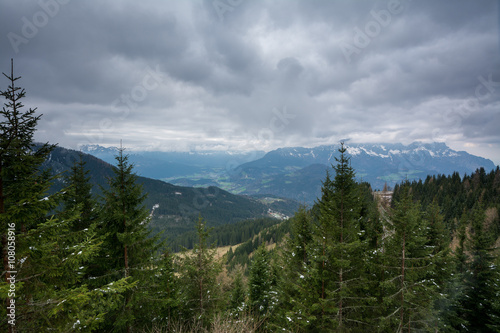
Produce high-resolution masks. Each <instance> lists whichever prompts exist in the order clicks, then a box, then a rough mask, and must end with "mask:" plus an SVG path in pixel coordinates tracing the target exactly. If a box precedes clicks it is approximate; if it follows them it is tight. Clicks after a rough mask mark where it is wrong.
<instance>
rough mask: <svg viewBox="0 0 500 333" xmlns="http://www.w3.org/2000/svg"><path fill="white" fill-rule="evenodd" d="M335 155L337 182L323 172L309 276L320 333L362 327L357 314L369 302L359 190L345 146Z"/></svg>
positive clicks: (342, 145) (313, 306)
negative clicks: (315, 288)
mask: <svg viewBox="0 0 500 333" xmlns="http://www.w3.org/2000/svg"><path fill="white" fill-rule="evenodd" d="M339 152H340V157H339V158H336V161H337V165H336V166H333V169H334V171H335V177H334V179H333V180H331V179H330V176H329V174H328V173H327V177H326V180H325V181H324V182H323V188H322V197H321V200H320V201H319V202H318V203H317V206H318V216H317V219H318V224H317V228H315V230H314V239H315V243H316V245H315V249H314V250H313V252H312V254H311V257H313V258H315V262H316V263H315V268H314V271H312V272H316V273H314V274H315V275H316V276H317V278H315V280H316V281H317V282H316V283H318V287H319V288H320V289H319V290H318V291H319V293H318V294H319V296H320V297H319V299H318V302H316V303H315V304H313V305H312V306H311V309H312V310H313V311H316V314H315V317H317V318H318V319H319V321H318V323H319V325H320V326H318V327H317V328H318V329H324V330H326V329H332V328H334V329H335V330H337V331H340V332H341V331H344V330H352V329H358V326H360V325H361V326H360V327H363V325H364V324H363V319H362V318H360V317H359V314H360V313H361V312H360V311H359V310H360V308H362V307H364V306H365V305H366V302H367V301H368V299H367V297H366V293H365V292H364V291H363V285H364V284H365V282H364V279H365V267H364V265H365V263H364V262H365V258H364V256H365V252H366V251H365V250H366V241H362V239H361V237H362V235H363V231H362V230H361V228H360V221H361V218H362V216H361V198H360V194H361V193H360V187H359V185H358V184H357V183H356V181H355V173H354V169H353V168H352V167H351V166H350V158H349V157H348V156H347V154H346V152H347V148H346V147H345V146H344V144H343V143H341V146H340V148H339ZM311 282H312V281H311ZM311 284H312V285H315V283H314V282H312V283H311Z"/></svg>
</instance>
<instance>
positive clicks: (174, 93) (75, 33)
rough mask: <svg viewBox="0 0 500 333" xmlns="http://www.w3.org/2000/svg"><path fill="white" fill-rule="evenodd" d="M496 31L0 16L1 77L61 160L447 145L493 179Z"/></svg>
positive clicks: (289, 11) (39, 6)
mask: <svg viewBox="0 0 500 333" xmlns="http://www.w3.org/2000/svg"><path fill="white" fill-rule="evenodd" d="M499 17H500V9H499V1H498V0H490V1H487V0H484V1H483V0H481V1H456V0H453V1H451V0H449V1H436V0H429V1H422V0H418V1H416V0H413V1H409V0H400V1H397V0H383V1H327V0H315V1H306V0H303V1H291V0H283V1H270V0H269V1H255V0H220V1H219V0H216V1H213V0H207V1H201V0H198V1H195V0H193V1H188V0H182V1H181V0H176V1H174V0H171V1H166V0H155V1H153V0H151V1H137V0H135V1H125V0H116V1H97V0H91V1H89V0H87V1H77V0H73V1H68V0H40V1H21V0H0V32H1V41H0V71H2V72H6V73H8V72H9V71H10V58H14V65H15V74H17V75H21V76H22V80H21V81H19V83H20V85H21V86H23V87H25V88H26V91H27V96H28V98H26V100H25V105H26V106H28V107H38V110H39V111H40V113H43V117H42V119H41V121H40V123H39V126H38V132H37V134H36V138H37V140H41V141H49V142H51V143H59V145H61V146H63V147H69V148H78V147H79V146H81V145H83V144H100V145H104V146H109V145H114V146H117V145H119V143H120V139H123V145H124V146H126V147H130V148H140V149H154V150H184V151H185V150H195V149H229V150H271V149H274V148H278V147H285V146H306V147H312V146H317V145H321V144H331V143H337V142H338V141H339V140H341V139H350V140H351V142H401V143H405V144H407V143H410V142H412V141H428V142H430V141H441V142H445V143H446V144H448V145H449V146H450V147H452V148H453V149H456V150H466V151H468V152H470V153H472V154H475V155H480V156H484V157H487V158H490V159H492V160H493V161H494V162H495V164H500V130H499V129H500V45H499V43H500V28H499ZM1 82H3V83H1ZM496 82H498V83H496ZM0 83H1V85H0V87H1V89H2V90H3V89H5V88H6V86H7V81H6V80H3V81H0Z"/></svg>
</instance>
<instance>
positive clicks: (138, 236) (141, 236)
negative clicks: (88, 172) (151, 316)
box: [98, 148, 160, 331]
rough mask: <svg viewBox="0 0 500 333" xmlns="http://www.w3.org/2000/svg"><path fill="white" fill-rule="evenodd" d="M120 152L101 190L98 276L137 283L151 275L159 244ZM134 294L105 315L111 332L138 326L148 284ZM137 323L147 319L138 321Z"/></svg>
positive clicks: (128, 165)
mask: <svg viewBox="0 0 500 333" xmlns="http://www.w3.org/2000/svg"><path fill="white" fill-rule="evenodd" d="M123 152H124V149H123V148H121V149H120V150H119V153H118V155H117V156H116V161H117V166H116V167H115V168H114V169H113V172H114V177H113V178H111V179H109V180H108V186H109V188H107V189H104V188H103V189H102V192H103V199H104V206H103V209H102V215H101V217H100V218H101V220H102V222H101V223H102V226H101V232H103V233H104V234H106V235H107V237H106V240H105V242H104V246H103V252H102V254H101V262H100V263H99V265H98V267H100V268H101V270H102V271H103V272H106V273H107V274H101V276H102V277H103V279H99V280H101V281H102V280H104V281H106V282H112V281H117V280H119V279H121V278H128V277H130V278H131V279H129V280H130V281H131V282H133V281H139V280H141V279H143V277H144V276H147V275H148V274H152V271H151V267H152V266H153V265H154V262H155V259H154V257H155V256H156V255H157V253H158V252H157V251H158V249H159V246H160V244H159V243H158V237H156V236H155V237H150V235H149V234H150V230H149V228H148V222H149V212H148V211H147V209H146V208H145V207H144V204H143V203H144V200H145V198H146V195H145V194H143V190H142V186H141V185H139V184H138V183H137V176H136V175H135V174H134V173H133V165H132V164H130V163H129V162H128V156H127V155H124V153H123ZM138 286H139V288H137V289H136V290H135V292H129V293H127V294H126V295H125V297H124V301H123V304H122V307H121V308H120V309H119V310H117V311H115V312H114V313H110V314H109V315H108V322H110V321H112V322H113V327H114V329H126V330H127V331H128V330H130V329H131V328H132V327H133V326H134V325H138V319H137V318H135V316H134V313H136V311H135V310H134V309H135V307H137V306H139V305H138V304H140V303H141V300H142V298H143V297H145V296H144V295H146V294H147V293H148V288H149V286H148V285H144V284H140V283H139V284H138ZM141 320H147V319H145V318H141Z"/></svg>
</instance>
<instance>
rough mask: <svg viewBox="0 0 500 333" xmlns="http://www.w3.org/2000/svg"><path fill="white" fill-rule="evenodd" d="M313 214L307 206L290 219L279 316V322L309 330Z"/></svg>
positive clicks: (283, 263) (284, 254) (281, 274)
mask: <svg viewBox="0 0 500 333" xmlns="http://www.w3.org/2000/svg"><path fill="white" fill-rule="evenodd" d="M312 241H313V234H312V217H311V214H310V212H308V211H307V210H306V208H305V207H304V206H302V207H300V208H299V210H298V211H297V212H296V213H295V215H294V216H293V217H292V219H291V233H290V238H288V239H287V241H286V243H285V244H284V245H283V246H282V248H281V256H280V265H281V267H282V271H281V272H280V277H281V283H280V288H279V290H280V297H279V306H278V313H277V315H276V317H279V318H280V319H281V322H280V323H278V325H280V326H282V327H283V328H286V329H289V330H291V331H295V330H299V329H300V330H306V329H307V328H308V327H309V323H310V322H311V320H312V318H311V317H308V313H309V312H310V311H309V309H308V307H309V305H310V304H311V303H312V302H313V300H312V299H311V294H310V288H311V275H312V274H311V272H310V271H311V267H310V263H311V259H310V256H311V254H312V252H311V244H312Z"/></svg>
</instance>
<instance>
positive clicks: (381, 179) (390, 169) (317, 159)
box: [83, 142, 495, 205]
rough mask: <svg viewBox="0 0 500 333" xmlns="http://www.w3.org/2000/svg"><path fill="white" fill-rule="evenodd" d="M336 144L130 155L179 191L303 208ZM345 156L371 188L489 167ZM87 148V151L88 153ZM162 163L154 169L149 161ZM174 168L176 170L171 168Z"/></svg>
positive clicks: (428, 155)
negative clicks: (213, 190)
mask: <svg viewBox="0 0 500 333" xmlns="http://www.w3.org/2000/svg"><path fill="white" fill-rule="evenodd" d="M339 147H340V145H339V144H336V145H324V146H319V147H314V148H305V147H288V148H279V149H276V150H272V151H270V152H268V153H265V154H264V153H263V152H247V153H227V152H191V153H172V152H165V153H164V152H133V154H132V155H131V160H132V161H134V158H135V160H136V161H137V162H136V168H137V171H138V173H139V174H141V175H148V176H149V177H153V178H159V179H163V180H167V181H169V182H170V183H172V184H176V185H182V186H197V187H203V186H205V187H206V186H218V187H221V188H223V189H224V190H227V191H229V192H232V193H238V194H246V195H257V194H259V195H275V196H279V197H285V198H290V199H294V200H297V201H300V202H303V203H306V204H309V205H310V204H312V203H314V200H315V199H316V198H317V197H318V195H319V194H320V190H321V182H322V181H323V180H324V179H325V176H326V171H327V170H328V169H331V165H332V164H333V165H335V164H336V160H335V158H338V156H339V153H338V149H339ZM346 147H347V154H348V155H349V156H350V158H351V165H352V167H353V168H354V169H355V171H356V177H357V179H358V181H366V182H369V183H370V184H371V186H372V188H373V189H382V188H383V187H384V185H385V184H387V185H388V186H389V187H392V186H394V185H395V184H396V183H399V182H401V181H402V180H404V179H408V180H417V179H425V178H426V177H427V176H428V175H437V174H445V175H448V174H452V173H453V172H458V173H459V174H460V175H464V174H470V173H472V172H474V171H475V170H476V169H478V168H481V167H482V168H484V169H485V170H487V171H489V170H492V169H494V168H495V165H494V163H493V162H492V161H491V160H488V159H485V158H482V157H479V156H475V155H471V154H469V153H467V152H465V151H455V150H453V149H451V148H450V147H448V146H447V145H446V144H445V143H442V142H434V143H423V142H413V143H411V144H409V145H404V144H400V143H373V144H361V143H353V144H351V143H347V144H346ZM89 148H91V149H89ZM83 149H84V151H87V152H89V153H91V154H93V155H95V156H98V157H99V156H101V157H103V156H106V155H107V156H112V155H113V154H116V149H115V148H102V147H99V146H94V147H83ZM152 160H155V161H162V162H161V163H156V164H154V163H153V162H151V161H152ZM176 163H177V164H180V165H181V166H180V167H179V169H177V168H176Z"/></svg>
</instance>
